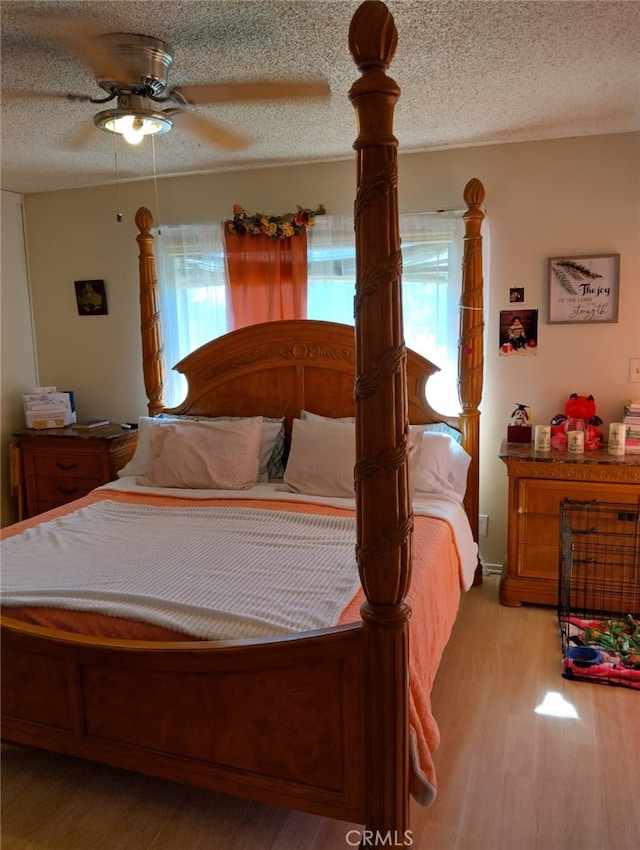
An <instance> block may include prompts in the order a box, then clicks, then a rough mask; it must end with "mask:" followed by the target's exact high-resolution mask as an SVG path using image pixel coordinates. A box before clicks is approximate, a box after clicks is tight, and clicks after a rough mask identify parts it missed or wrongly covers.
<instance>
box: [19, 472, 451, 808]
mask: <svg viewBox="0 0 640 850" xmlns="http://www.w3.org/2000/svg"><path fill="white" fill-rule="evenodd" d="M106 498H108V499H111V500H115V501H121V502H127V503H145V504H157V505H167V504H172V503H175V502H176V501H177V500H175V499H172V498H171V497H168V496H158V495H151V494H148V493H147V494H136V493H129V492H119V491H115V490H106V489H101V490H99V491H94V492H93V493H90V494H89V495H88V496H86V497H84V498H83V499H80V500H78V501H76V502H73V503H71V504H69V505H65V506H63V507H61V508H57V509H56V510H54V511H49V512H48V513H46V514H41V515H39V516H37V517H33V518H31V519H29V520H25V521H24V522H21V523H17V524H15V525H13V526H10V527H9V528H6V529H3V531H2V537H3V538H4V537H9V536H12V535H14V534H19V533H20V532H21V531H23V530H24V529H25V528H28V527H31V526H33V525H36V524H37V523H39V522H42V521H45V520H48V519H53V518H54V517H56V516H61V515H63V514H65V513H68V512H70V511H72V510H76V509H77V508H79V507H83V506H85V505H88V504H92V503H94V502H96V501H99V500H101V499H106ZM179 501H180V504H190V503H193V504H194V505H200V506H202V504H203V500H202V499H197V500H189V499H186V500H185V499H182V498H181V499H180V500H179ZM210 502H211V504H213V505H219V506H229V505H232V506H235V505H237V504H238V503H237V501H235V500H228V499H212V500H210ZM243 504H244V505H246V506H248V507H264V508H269V509H274V510H284V511H303V512H306V513H325V514H331V515H336V516H345V515H350V514H351V513H352V512H351V511H348V510H344V509H342V508H336V507H330V506H327V505H318V504H314V503H300V502H282V501H277V502H270V501H254V500H247V501H245V502H243ZM414 522H415V525H414V534H413V551H414V555H413V573H412V581H411V587H410V590H409V593H408V596H407V602H408V604H409V605H410V607H411V619H410V622H409V650H410V728H411V748H412V764H413V767H414V774H413V775H412V777H411V781H412V788H411V791H412V794H413V795H414V796H415V797H416V799H417V800H419V801H420V802H421V803H423V804H425V805H428V804H429V803H430V802H432V800H433V798H434V796H435V789H436V777H435V770H434V767H433V761H432V757H431V753H432V751H433V750H435V748H436V747H437V746H438V744H439V742H440V733H439V730H438V725H437V723H436V721H435V718H434V717H433V714H432V712H431V697H430V694H431V688H432V686H433V681H434V679H435V676H436V673H437V670H438V666H439V663H440V658H441V656H442V652H443V650H444V647H445V646H446V644H447V641H448V639H449V636H450V633H451V629H452V627H453V623H454V622H455V618H456V614H457V611H458V606H459V602H460V594H461V581H460V563H459V557H458V552H457V549H456V546H455V542H454V538H453V533H452V531H451V528H450V527H449V525H448V523H446V522H445V521H444V520H441V519H436V518H434V517H428V516H416V517H415V518H414ZM363 602H364V594H363V592H362V590H359V591H358V592H357V593H356V595H355V596H354V598H353V599H352V600H351V602H350V603H349V604H348V605H347V606H346V608H345V609H344V611H343V612H342V615H341V617H340V620H339V624H341V625H342V624H345V623H352V622H357V621H358V620H359V619H360V613H359V610H360V606H361V605H362V603H363ZM3 615H4V616H5V617H8V618H11V619H13V620H21V621H23V622H27V623H31V624H35V625H40V626H46V627H49V628H54V629H59V630H63V631H72V632H76V633H82V634H89V635H94V636H99V637H110V638H121V639H125V640H161V641H162V640H166V641H185V640H186V641H189V640H193V638H190V637H188V636H186V635H184V634H179V633H177V632H174V631H172V630H169V629H165V628H161V627H158V626H154V625H150V624H146V623H138V622H133V621H129V620H126V619H123V618H120V617H110V616H107V615H103V614H95V613H89V612H77V611H68V610H62V609H49V608H36V607H29V608H5V609H4V610H3Z"/></svg>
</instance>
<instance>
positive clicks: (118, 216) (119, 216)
mask: <svg viewBox="0 0 640 850" xmlns="http://www.w3.org/2000/svg"><path fill="white" fill-rule="evenodd" d="M113 158H114V160H115V167H116V209H117V213H116V221H122V213H121V212H120V183H119V182H118V142H117V134H116V133H114V134H113Z"/></svg>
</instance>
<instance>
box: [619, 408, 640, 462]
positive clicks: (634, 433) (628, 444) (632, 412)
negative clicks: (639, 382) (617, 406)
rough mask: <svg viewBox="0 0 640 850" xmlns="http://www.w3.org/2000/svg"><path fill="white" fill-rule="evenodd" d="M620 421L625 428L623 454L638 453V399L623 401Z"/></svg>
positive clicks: (639, 433)
mask: <svg viewBox="0 0 640 850" xmlns="http://www.w3.org/2000/svg"><path fill="white" fill-rule="evenodd" d="M622 421H623V422H624V424H625V425H626V428H627V432H626V439H625V448H624V451H625V454H628V455H638V454H640V399H629V400H628V401H626V402H625V404H624V416H623V417H622Z"/></svg>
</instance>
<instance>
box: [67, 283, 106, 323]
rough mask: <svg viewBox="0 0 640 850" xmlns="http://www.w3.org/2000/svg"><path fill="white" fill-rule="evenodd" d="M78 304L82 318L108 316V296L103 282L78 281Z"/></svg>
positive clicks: (76, 284) (75, 284)
mask: <svg viewBox="0 0 640 850" xmlns="http://www.w3.org/2000/svg"><path fill="white" fill-rule="evenodd" d="M74 286H75V288H76V303H77V304H78V315H80V316H106V315H107V313H108V312H109V311H108V309H107V294H106V292H105V288H104V281H103V280H76V281H74Z"/></svg>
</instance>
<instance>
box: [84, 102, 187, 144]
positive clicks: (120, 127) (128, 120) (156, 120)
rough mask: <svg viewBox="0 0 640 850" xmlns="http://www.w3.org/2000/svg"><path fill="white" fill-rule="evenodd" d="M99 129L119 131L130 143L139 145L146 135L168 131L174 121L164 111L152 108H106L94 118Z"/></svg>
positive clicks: (112, 131) (156, 134) (109, 131)
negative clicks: (155, 110) (156, 110)
mask: <svg viewBox="0 0 640 850" xmlns="http://www.w3.org/2000/svg"><path fill="white" fill-rule="evenodd" d="M93 120H94V123H95V125H96V127H98V129H99V130H105V131H106V132H108V133H117V134H118V135H121V136H123V138H124V139H125V141H126V142H128V143H129V144H130V145H138V144H140V142H141V141H142V140H143V138H144V137H145V136H160V135H162V133H168V132H169V130H170V129H171V128H172V127H173V121H172V120H171V118H170V117H169V116H168V115H167V114H166V113H164V112H154V111H152V110H150V109H105V110H104V111H103V112H99V113H98V114H97V115H96V116H95V118H94V119H93Z"/></svg>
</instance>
